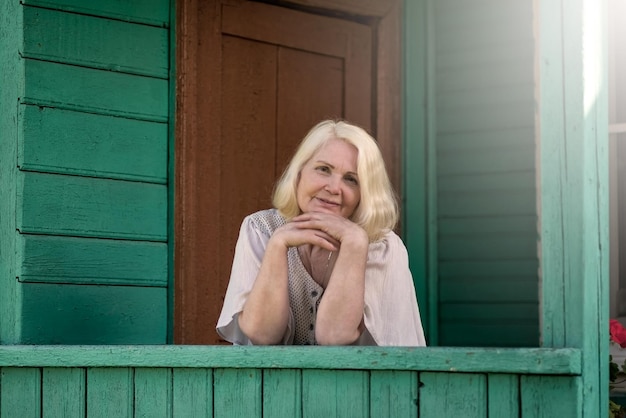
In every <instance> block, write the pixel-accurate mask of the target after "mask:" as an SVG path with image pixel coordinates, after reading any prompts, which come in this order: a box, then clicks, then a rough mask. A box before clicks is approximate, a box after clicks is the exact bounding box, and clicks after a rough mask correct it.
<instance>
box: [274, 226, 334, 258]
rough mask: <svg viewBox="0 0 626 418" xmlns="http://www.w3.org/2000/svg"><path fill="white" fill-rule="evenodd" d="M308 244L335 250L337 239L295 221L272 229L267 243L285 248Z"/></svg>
mask: <svg viewBox="0 0 626 418" xmlns="http://www.w3.org/2000/svg"><path fill="white" fill-rule="evenodd" d="M304 244H310V245H314V246H318V247H321V248H324V249H326V250H328V251H337V250H338V249H339V241H338V240H336V239H335V238H334V237H332V236H331V235H329V234H328V233H326V232H324V231H322V230H320V229H313V228H302V227H300V226H298V224H297V223H294V222H287V223H286V224H285V225H283V226H281V227H280V228H278V229H276V231H274V234H272V236H271V238H270V240H269V243H268V245H280V246H283V247H284V248H285V249H289V248H291V247H299V246H301V245H304Z"/></svg>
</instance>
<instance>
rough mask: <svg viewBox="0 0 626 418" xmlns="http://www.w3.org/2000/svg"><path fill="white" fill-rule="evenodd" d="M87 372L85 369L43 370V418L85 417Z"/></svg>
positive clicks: (54, 368)
mask: <svg viewBox="0 0 626 418" xmlns="http://www.w3.org/2000/svg"><path fill="white" fill-rule="evenodd" d="M85 376H86V371H85V369H83V368H56V367H46V368H44V369H43V379H42V392H43V394H42V403H43V408H42V411H43V414H42V416H43V417H84V416H85V412H86V410H85V403H86V402H85V400H86V388H85V384H86V377H85Z"/></svg>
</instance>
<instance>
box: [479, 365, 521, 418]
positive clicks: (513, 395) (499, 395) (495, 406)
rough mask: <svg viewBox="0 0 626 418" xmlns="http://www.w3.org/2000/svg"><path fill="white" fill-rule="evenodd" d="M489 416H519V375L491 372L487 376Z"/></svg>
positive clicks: (515, 417) (508, 417)
mask: <svg viewBox="0 0 626 418" xmlns="http://www.w3.org/2000/svg"><path fill="white" fill-rule="evenodd" d="M487 386H488V399H489V416H493V417H507V418H519V416H520V395H519V376H516V375H513V374H489V375H488V376H487Z"/></svg>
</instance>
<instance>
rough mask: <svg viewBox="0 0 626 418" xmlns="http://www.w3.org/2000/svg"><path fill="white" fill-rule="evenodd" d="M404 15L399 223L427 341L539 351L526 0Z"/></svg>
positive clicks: (531, 48)
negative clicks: (401, 220) (403, 202)
mask: <svg viewBox="0 0 626 418" xmlns="http://www.w3.org/2000/svg"><path fill="white" fill-rule="evenodd" d="M408 3H413V2H408ZM407 9H408V12H409V15H412V16H410V17H408V18H407V22H406V25H407V28H406V31H407V32H406V47H405V54H406V61H405V62H406V65H407V69H406V74H407V75H406V77H407V80H406V81H407V83H406V86H407V91H406V92H405V95H406V100H405V110H406V113H405V121H406V122H405V123H406V129H405V135H406V137H405V150H406V161H405V167H406V170H407V171H406V176H405V195H406V199H407V202H406V206H405V225H406V227H407V230H406V235H407V244H408V246H409V252H410V254H411V261H412V269H414V274H415V276H416V284H417V286H416V287H417V289H418V297H419V299H420V304H423V305H427V309H425V310H424V309H423V312H422V314H423V315H424V317H425V318H424V322H425V323H426V324H428V328H429V330H428V331H429V332H428V334H429V339H430V342H431V343H433V344H439V345H452V346H455V345H457V346H458V345H475V346H536V345H538V344H539V320H538V318H539V305H538V295H539V289H538V268H539V263H538V256H537V251H538V250H537V235H538V233H537V198H536V194H537V191H536V171H535V152H536V151H535V114H534V112H535V98H534V95H535V80H534V73H533V68H534V67H533V66H534V54H535V40H534V37H533V10H532V2H500V1H497V0H492V1H481V2H460V3H459V2H456V1H451V0H438V1H428V0H424V1H421V2H417V5H415V4H407ZM419 25H422V26H421V27H419V28H418V27H416V26H419ZM424 28H425V29H424ZM424 51H426V52H424ZM420 74H421V75H420ZM422 102H425V103H426V106H423V105H422ZM416 163H419V164H416ZM423 237H426V238H423ZM420 292H421V294H420Z"/></svg>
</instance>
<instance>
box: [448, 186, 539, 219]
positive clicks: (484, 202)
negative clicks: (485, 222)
mask: <svg viewBox="0 0 626 418" xmlns="http://www.w3.org/2000/svg"><path fill="white" fill-rule="evenodd" d="M438 202H439V215H440V216H442V217H453V216H457V217H471V216H504V215H506V216H508V215H513V216H517V215H529V214H534V213H536V207H535V205H536V196H535V191H534V190H510V191H509V190H498V191H487V192H486V191H483V192H472V193H469V192H467V193H460V192H453V193H452V192H441V193H440V194H439V198H438Z"/></svg>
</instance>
